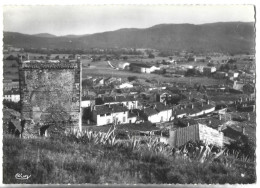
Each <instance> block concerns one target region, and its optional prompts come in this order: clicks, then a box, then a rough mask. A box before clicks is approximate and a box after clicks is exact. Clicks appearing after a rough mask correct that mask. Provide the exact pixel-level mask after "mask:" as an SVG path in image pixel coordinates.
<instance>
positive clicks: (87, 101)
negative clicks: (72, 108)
mask: <svg viewBox="0 0 260 188" xmlns="http://www.w3.org/2000/svg"><path fill="white" fill-rule="evenodd" d="M94 104H95V100H94V98H92V97H89V96H83V97H82V100H81V107H82V108H86V107H90V106H92V105H94Z"/></svg>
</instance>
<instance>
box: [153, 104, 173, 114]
mask: <svg viewBox="0 0 260 188" xmlns="http://www.w3.org/2000/svg"><path fill="white" fill-rule="evenodd" d="M154 106H155V109H156V110H157V111H158V112H162V111H166V110H170V109H171V106H168V105H165V104H163V103H161V102H157V103H155V104H154Z"/></svg>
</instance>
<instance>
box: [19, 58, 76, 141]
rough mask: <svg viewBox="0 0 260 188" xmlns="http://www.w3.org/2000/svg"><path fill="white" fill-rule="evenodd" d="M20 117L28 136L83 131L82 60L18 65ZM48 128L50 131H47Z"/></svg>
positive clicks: (29, 62) (22, 63) (28, 62)
mask: <svg viewBox="0 0 260 188" xmlns="http://www.w3.org/2000/svg"><path fill="white" fill-rule="evenodd" d="M19 74H20V75H19V76H20V91H21V104H22V110H21V118H22V119H24V120H31V121H30V122H33V123H29V124H25V125H24V126H25V127H24V132H23V135H24V136H25V135H26V137H28V136H29V135H30V136H33V135H39V134H41V135H43V134H45V135H46V134H47V133H48V134H57V133H58V134H59V133H62V132H63V131H64V130H65V128H66V127H68V126H69V127H71V126H72V127H74V128H79V130H81V108H80V100H81V96H80V95H81V62H80V60H73V61H70V62H55V61H23V62H20V66H19ZM46 130H47V131H46Z"/></svg>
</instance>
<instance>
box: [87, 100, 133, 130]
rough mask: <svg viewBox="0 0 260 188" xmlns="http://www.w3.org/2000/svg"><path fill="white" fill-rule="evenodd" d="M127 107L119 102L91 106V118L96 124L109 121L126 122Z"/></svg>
mask: <svg viewBox="0 0 260 188" xmlns="http://www.w3.org/2000/svg"><path fill="white" fill-rule="evenodd" d="M127 118H128V109H127V108H126V107H125V106H123V105H121V104H110V105H96V106H94V107H93V111H92V119H93V120H94V121H95V122H96V124H97V126H101V125H106V124H110V123H116V124H125V123H128V120H127Z"/></svg>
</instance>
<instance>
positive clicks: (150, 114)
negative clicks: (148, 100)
mask: <svg viewBox="0 0 260 188" xmlns="http://www.w3.org/2000/svg"><path fill="white" fill-rule="evenodd" d="M143 116H144V119H146V120H148V121H150V122H152V123H159V122H165V121H170V120H171V119H172V109H171V107H169V106H166V105H164V104H163V103H155V104H154V105H153V106H152V107H148V108H144V109H143Z"/></svg>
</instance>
